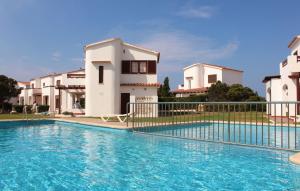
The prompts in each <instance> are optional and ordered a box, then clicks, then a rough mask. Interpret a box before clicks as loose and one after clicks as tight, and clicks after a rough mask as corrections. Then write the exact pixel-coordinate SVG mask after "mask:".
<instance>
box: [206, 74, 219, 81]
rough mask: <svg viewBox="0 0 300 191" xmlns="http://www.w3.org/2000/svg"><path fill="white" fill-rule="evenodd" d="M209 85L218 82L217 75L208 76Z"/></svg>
mask: <svg viewBox="0 0 300 191" xmlns="http://www.w3.org/2000/svg"><path fill="white" fill-rule="evenodd" d="M207 81H208V83H215V82H217V74H211V75H208V80H207Z"/></svg>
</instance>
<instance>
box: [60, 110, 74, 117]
mask: <svg viewBox="0 0 300 191" xmlns="http://www.w3.org/2000/svg"><path fill="white" fill-rule="evenodd" d="M62 114H63V115H72V116H73V115H74V114H73V112H69V111H64V112H62Z"/></svg>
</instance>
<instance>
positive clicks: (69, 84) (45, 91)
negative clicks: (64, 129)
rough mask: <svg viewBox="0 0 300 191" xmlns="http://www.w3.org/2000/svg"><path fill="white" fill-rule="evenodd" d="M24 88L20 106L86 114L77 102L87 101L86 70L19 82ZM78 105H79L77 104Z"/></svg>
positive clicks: (20, 97) (20, 96)
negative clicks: (34, 106)
mask: <svg viewBox="0 0 300 191" xmlns="http://www.w3.org/2000/svg"><path fill="white" fill-rule="evenodd" d="M18 86H19V87H22V91H21V94H20V95H19V104H20V105H32V104H33V103H37V104H38V105H49V111H51V112H56V113H62V112H65V111H68V112H73V113H75V114H84V109H81V108H79V107H78V106H76V102H77V101H79V102H80V101H81V102H84V99H85V70H84V69H80V70H76V71H71V72H66V73H60V74H56V73H54V74H50V75H47V76H42V77H38V78H35V79H32V80H30V82H26V83H24V82H18ZM77 105H78V104H77Z"/></svg>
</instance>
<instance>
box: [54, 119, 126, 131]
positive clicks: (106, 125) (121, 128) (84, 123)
mask: <svg viewBox="0 0 300 191" xmlns="http://www.w3.org/2000/svg"><path fill="white" fill-rule="evenodd" d="M51 120H54V121H60V122H67V123H77V124H81V125H90V126H97V127H102V128H110V129H120V130H131V129H132V127H130V126H129V127H127V126H126V125H125V126H123V125H116V124H109V122H107V123H94V122H88V121H76V120H72V119H65V118H63V119H62V118H55V119H51ZM99 121H100V119H99ZM125 124H126V123H125Z"/></svg>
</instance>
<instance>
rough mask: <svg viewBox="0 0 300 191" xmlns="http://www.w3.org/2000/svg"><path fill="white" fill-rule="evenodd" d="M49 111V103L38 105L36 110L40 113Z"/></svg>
mask: <svg viewBox="0 0 300 191" xmlns="http://www.w3.org/2000/svg"><path fill="white" fill-rule="evenodd" d="M47 111H49V105H39V106H38V107H37V112H38V113H41V112H47Z"/></svg>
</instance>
